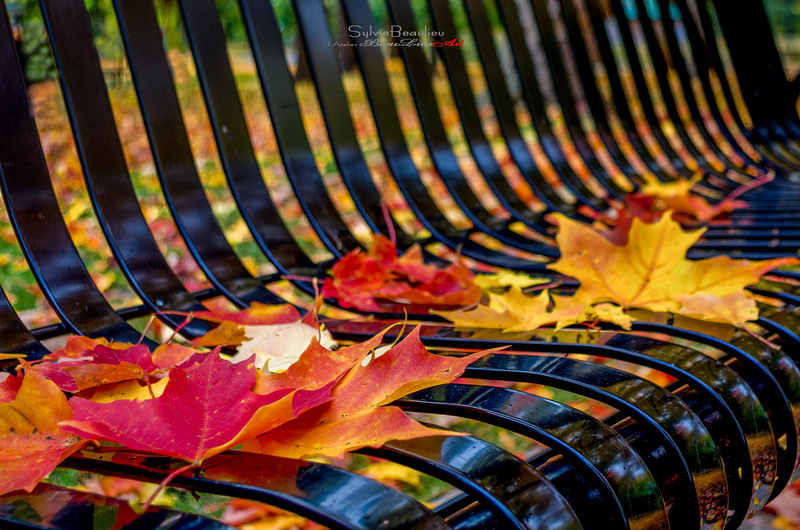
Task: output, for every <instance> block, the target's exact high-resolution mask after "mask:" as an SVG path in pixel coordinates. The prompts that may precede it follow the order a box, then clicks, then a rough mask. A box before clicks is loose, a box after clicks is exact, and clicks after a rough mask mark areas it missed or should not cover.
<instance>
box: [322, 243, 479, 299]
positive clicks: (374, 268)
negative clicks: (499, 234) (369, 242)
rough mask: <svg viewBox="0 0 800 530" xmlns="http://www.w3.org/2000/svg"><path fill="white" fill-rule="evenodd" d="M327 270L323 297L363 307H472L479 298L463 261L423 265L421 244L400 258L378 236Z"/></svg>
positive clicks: (475, 286)
mask: <svg viewBox="0 0 800 530" xmlns="http://www.w3.org/2000/svg"><path fill="white" fill-rule="evenodd" d="M331 273H332V278H330V279H329V280H328V281H326V282H325V285H324V286H323V288H322V296H323V297H329V298H335V299H337V300H338V301H339V303H340V304H341V305H342V307H346V308H347V307H353V308H356V309H359V310H362V311H380V310H381V308H380V306H379V305H378V303H377V300H386V301H390V302H395V303H402V304H416V305H425V306H430V307H435V308H444V307H452V306H464V305H471V304H474V303H477V302H478V300H480V297H481V289H480V287H478V286H477V285H475V283H474V282H473V275H472V273H471V272H470V270H469V269H468V268H467V267H465V266H464V265H462V264H461V263H458V262H456V263H453V264H451V265H449V266H447V267H446V268H444V269H437V268H436V267H434V266H432V265H427V264H426V263H425V262H424V261H423V257H422V249H421V248H420V247H419V245H414V246H412V247H411V248H410V249H409V250H408V251H407V252H406V253H405V254H404V255H403V256H400V257H398V256H397V247H396V246H395V244H394V243H392V242H391V241H389V240H388V239H387V238H385V237H383V236H381V235H378V236H376V237H375V243H374V244H373V246H372V248H370V250H369V252H366V253H365V252H363V251H362V250H360V249H357V250H354V251H352V252H350V253H349V254H347V255H345V256H344V257H342V259H340V260H339V261H337V262H336V264H334V266H333V269H332V271H331Z"/></svg>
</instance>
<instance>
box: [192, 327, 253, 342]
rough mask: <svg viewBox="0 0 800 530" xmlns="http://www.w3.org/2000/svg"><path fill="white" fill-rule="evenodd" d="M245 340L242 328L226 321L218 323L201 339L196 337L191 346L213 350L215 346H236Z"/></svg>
mask: <svg viewBox="0 0 800 530" xmlns="http://www.w3.org/2000/svg"><path fill="white" fill-rule="evenodd" d="M245 340H247V337H246V333H245V332H244V327H242V326H240V325H239V324H236V323H235V322H229V321H227V320H225V321H223V322H222V323H220V325H219V326H217V327H215V328H214V329H212V330H211V331H209V332H208V333H206V334H205V335H203V336H202V337H198V338H196V339H194V340H193V341H192V346H194V347H195V348H200V347H201V346H205V347H209V348H214V347H215V346H238V345H240V344H241V343H242V342H244V341H245Z"/></svg>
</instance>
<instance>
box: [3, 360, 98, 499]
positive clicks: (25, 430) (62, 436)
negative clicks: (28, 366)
mask: <svg viewBox="0 0 800 530" xmlns="http://www.w3.org/2000/svg"><path fill="white" fill-rule="evenodd" d="M15 379H17V378H15ZM21 379H22V381H21V383H20V385H19V389H18V391H17V392H16V395H15V396H14V399H13V401H10V402H7V403H0V494H3V493H7V492H9V491H13V490H17V489H24V490H26V491H31V490H33V488H34V487H35V486H36V484H38V483H39V481H40V480H42V479H43V478H44V477H46V476H47V475H48V474H50V472H51V471H52V470H53V469H55V467H56V466H57V465H58V464H59V463H61V461H63V460H64V459H65V458H66V457H68V456H69V455H70V454H72V453H73V452H74V451H77V450H78V449H80V447H81V446H82V445H83V442H81V441H80V440H79V439H78V438H77V437H76V436H74V435H72V434H69V433H67V432H65V431H63V430H60V429H59V427H58V423H59V422H60V421H63V420H69V419H70V418H72V409H70V406H69V404H68V403H67V398H66V396H64V394H63V393H62V392H61V391H60V390H59V389H58V387H57V386H56V385H55V384H53V383H52V382H51V381H48V380H47V379H45V378H44V376H42V375H41V374H38V373H35V372H26V373H25V375H24V378H21Z"/></svg>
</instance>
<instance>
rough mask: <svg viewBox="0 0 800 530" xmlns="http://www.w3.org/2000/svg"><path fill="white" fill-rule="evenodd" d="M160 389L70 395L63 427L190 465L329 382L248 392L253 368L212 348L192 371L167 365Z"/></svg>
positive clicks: (306, 402)
mask: <svg viewBox="0 0 800 530" xmlns="http://www.w3.org/2000/svg"><path fill="white" fill-rule="evenodd" d="M169 377H170V378H169V382H168V383H167V386H166V388H165V389H164V393H163V394H162V395H161V396H160V397H157V398H155V399H149V400H144V401H130V400H118V401H114V402H112V403H95V402H92V401H89V400H86V399H82V398H78V397H73V398H72V399H71V400H70V405H72V409H73V410H74V412H75V416H74V418H73V419H72V420H71V421H67V422H63V423H62V428H63V430H65V431H68V432H73V433H75V434H79V435H80V436H82V437H84V438H87V439H100V440H108V441H112V442H116V443H120V444H122V445H125V446H126V447H129V448H131V449H136V450H147V451H152V452H154V453H159V454H163V455H168V456H174V457H177V458H182V459H184V460H187V461H189V462H192V463H193V464H194V465H198V464H199V463H200V462H202V461H203V460H204V459H206V458H208V457H209V456H212V455H215V454H218V453H221V452H222V451H225V450H226V449H229V448H231V447H233V446H235V445H238V444H239V443H241V442H243V441H245V440H248V439H250V438H253V437H254V436H257V435H259V434H261V433H263V432H266V431H268V430H269V429H272V428H274V427H276V426H278V425H280V424H282V423H285V422H287V421H289V420H291V419H293V418H295V417H296V416H297V415H298V414H300V413H301V412H302V411H303V410H305V409H307V408H310V407H314V406H316V405H319V404H321V403H324V402H325V401H328V400H329V399H330V385H328V386H325V387H323V388H321V389H317V390H312V391H306V390H297V389H294V388H288V387H285V388H279V389H275V390H274V391H273V392H271V393H270V394H268V395H259V394H255V393H253V392H252V391H251V390H250V389H251V388H252V387H253V386H254V385H255V383H256V370H255V368H254V366H253V364H252V362H250V363H238V364H233V363H231V362H229V361H227V360H225V359H222V358H221V357H220V356H219V355H218V353H217V352H216V351H215V352H212V353H211V354H209V355H207V356H206V358H205V360H204V361H203V362H202V364H200V366H199V367H198V368H196V369H194V370H192V371H186V370H184V369H182V368H173V369H172V370H171V371H170V376H169Z"/></svg>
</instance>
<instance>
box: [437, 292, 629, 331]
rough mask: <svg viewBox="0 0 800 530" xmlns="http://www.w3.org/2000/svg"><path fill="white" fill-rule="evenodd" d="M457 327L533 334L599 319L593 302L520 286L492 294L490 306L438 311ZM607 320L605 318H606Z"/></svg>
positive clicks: (603, 311) (490, 294)
mask: <svg viewBox="0 0 800 530" xmlns="http://www.w3.org/2000/svg"><path fill="white" fill-rule="evenodd" d="M600 311H601V312H602V313H603V315H604V316H611V315H612V312H610V311H609V309H608V308H606V307H603V308H601V309H600ZM435 313H436V314H437V315H441V316H443V317H444V318H446V319H447V320H449V321H451V322H453V323H454V324H455V325H456V326H464V327H478V328H495V329H502V330H504V331H509V332H511V331H533V330H535V329H538V328H540V327H542V326H546V325H550V324H555V326H556V329H561V328H563V327H565V326H569V325H570V324H575V323H578V322H585V321H587V320H592V319H594V318H599V317H597V314H596V312H594V311H593V308H592V307H591V306H590V305H589V300H586V299H585V298H576V297H573V296H560V295H552V296H551V294H550V293H549V292H548V290H547V289H545V290H543V291H542V292H540V293H539V294H538V295H527V294H525V293H523V292H522V291H521V289H520V288H519V287H517V286H513V287H511V289H509V290H508V292H506V293H503V294H495V293H489V304H488V305H483V304H481V305H478V306H477V307H475V308H474V309H462V310H456V311H436V312H435ZM614 317H615V318H616V319H617V321H618V323H619V322H621V323H623V324H626V326H627V327H626V329H630V320H629V319H625V318H620V317H617V316H616V315H614ZM603 320H605V319H603Z"/></svg>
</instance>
